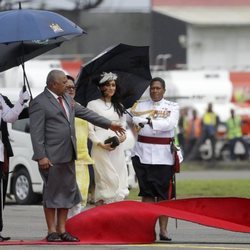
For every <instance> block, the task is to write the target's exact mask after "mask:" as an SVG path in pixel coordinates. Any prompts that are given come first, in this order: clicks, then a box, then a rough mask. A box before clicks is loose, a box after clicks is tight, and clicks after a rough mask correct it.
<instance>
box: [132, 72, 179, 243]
mask: <svg viewBox="0 0 250 250" xmlns="http://www.w3.org/2000/svg"><path fill="white" fill-rule="evenodd" d="M164 93H165V82H164V80H163V79H162V78H160V77H156V78H153V79H152V80H151V82H150V98H151V99H150V100H146V101H140V102H137V103H135V105H134V106H133V107H132V108H131V111H130V112H131V113H132V115H133V118H132V122H133V123H134V124H135V125H136V126H137V127H138V128H139V129H138V136H137V141H136V143H135V146H134V149H133V151H132V156H133V157H132V162H133V166H134V169H135V172H136V175H137V177H138V182H139V188H140V192H139V196H141V197H142V201H143V202H158V201H162V200H168V199H171V198H172V190H171V188H172V186H171V183H172V181H171V180H172V176H173V174H174V171H173V165H174V163H175V162H174V156H173V153H172V152H171V144H172V143H173V140H174V134H175V128H176V127H177V124H178V119H179V105H178V104H177V103H174V102H170V101H167V100H165V99H164V98H163V96H164ZM159 223H160V235H159V237H160V240H166V241H170V240H171V238H169V237H168V232H167V223H168V218H167V217H166V216H161V217H160V219H159Z"/></svg>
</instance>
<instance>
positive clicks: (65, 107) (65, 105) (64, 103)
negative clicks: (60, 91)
mask: <svg viewBox="0 0 250 250" xmlns="http://www.w3.org/2000/svg"><path fill="white" fill-rule="evenodd" d="M47 90H48V91H49V92H50V93H51V94H52V95H53V96H54V97H55V98H56V100H57V102H58V103H59V100H58V97H59V95H57V94H55V93H54V92H52V91H51V90H50V89H48V88H47ZM62 102H63V107H64V109H65V111H66V115H67V118H68V119H69V108H68V105H67V104H66V102H65V100H64V98H63V97H62ZM59 104H60V103H59ZM60 105H61V104H60Z"/></svg>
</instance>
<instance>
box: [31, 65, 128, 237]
mask: <svg viewBox="0 0 250 250" xmlns="http://www.w3.org/2000/svg"><path fill="white" fill-rule="evenodd" d="M67 81H68V79H67V77H66V75H65V73H64V72H63V71H61V70H52V71H50V72H49V74H48V76H47V81H46V87H45V89H44V91H43V92H42V93H41V94H39V95H38V96H37V97H36V98H34V99H33V100H32V101H31V102H30V109H29V114H30V135H31V141H32V145H33V151H34V155H33V160H35V161H37V162H38V167H39V171H40V173H41V176H42V178H43V181H44V189H43V208H44V215H45V219H46V222H47V229H48V234H47V237H46V240H47V241H48V242H58V241H65V242H77V241H79V239H78V238H77V237H74V236H73V235H71V234H70V233H68V232H67V231H66V230H65V222H66V219H67V215H68V210H69V209H70V208H71V207H73V206H75V205H77V204H79V203H80V202H81V194H80V192H79V189H78V186H77V183H76V174H75V160H76V159H77V149H76V137H75V116H76V117H79V118H81V119H85V120H87V121H89V122H92V123H93V124H95V125H96V126H101V127H103V128H105V129H111V130H113V131H115V132H117V134H118V135H122V134H124V133H125V130H124V129H123V128H122V126H121V124H120V123H118V122H114V121H110V120H108V119H106V118H105V117H102V116H100V115H98V114H96V113H95V112H93V111H91V110H89V109H87V108H85V107H83V106H81V105H80V104H79V103H76V102H75V101H74V100H73V98H72V97H71V96H70V95H68V94H66V93H65V91H66V84H67Z"/></svg>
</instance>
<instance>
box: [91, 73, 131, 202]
mask: <svg viewBox="0 0 250 250" xmlns="http://www.w3.org/2000/svg"><path fill="white" fill-rule="evenodd" d="M98 86H99V88H100V91H101V98H99V99H96V100H93V101H90V102H89V103H88V105H87V107H88V108H89V109H91V110H93V111H95V112H96V113H98V114H100V115H102V116H105V117H107V118H108V119H110V120H113V121H119V122H120V123H121V124H123V127H124V128H125V127H126V116H125V115H124V107H123V106H122V104H121V102H120V93H119V85H118V84H117V75H116V74H113V73H111V72H110V73H106V72H104V73H103V74H102V75H101V77H100V80H99V82H98ZM89 138H90V140H91V141H92V143H93V145H92V150H91V156H92V158H93V160H94V174H95V204H96V206H99V205H103V204H107V203H111V202H115V201H121V200H123V199H124V198H125V197H126V196H127V195H128V194H129V190H128V172H127V165H126V160H125V154H124V148H123V144H122V143H123V142H124V141H125V139H126V135H125V134H124V135H122V136H118V137H115V134H114V133H113V132H112V131H107V130H104V129H102V128H99V127H97V126H95V125H93V124H91V123H89ZM109 138H110V139H111V141H110V142H108V141H106V140H107V139H109Z"/></svg>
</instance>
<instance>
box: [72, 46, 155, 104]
mask: <svg viewBox="0 0 250 250" xmlns="http://www.w3.org/2000/svg"><path fill="white" fill-rule="evenodd" d="M102 72H113V73H116V74H117V75H118V84H119V85H120V88H121V94H122V96H123V100H122V103H123V105H124V106H125V108H129V107H131V106H132V105H133V103H134V102H135V101H136V100H138V99H139V98H140V97H141V95H142V94H143V92H144V91H145V90H146V88H147V87H148V85H149V82H150V80H151V79H152V76H151V73H150V67H149V47H148V46H131V45H126V44H119V45H117V46H114V47H111V48H108V49H107V50H105V51H103V52H102V53H100V54H99V55H98V56H97V57H95V58H94V59H92V60H91V61H90V62H88V63H87V64H86V65H84V66H83V67H82V68H81V71H80V73H79V76H78V78H77V80H76V86H77V88H76V97H75V99H76V101H78V102H79V103H81V104H82V105H84V106H86V105H87V103H88V102H89V101H91V100H93V99H96V98H98V97H100V95H101V93H100V90H99V89H98V87H97V82H96V79H97V77H99V76H100V74H101V73H102Z"/></svg>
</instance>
